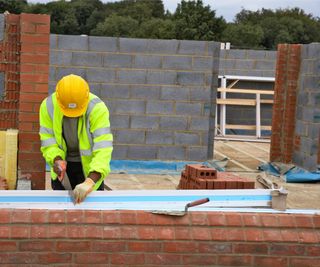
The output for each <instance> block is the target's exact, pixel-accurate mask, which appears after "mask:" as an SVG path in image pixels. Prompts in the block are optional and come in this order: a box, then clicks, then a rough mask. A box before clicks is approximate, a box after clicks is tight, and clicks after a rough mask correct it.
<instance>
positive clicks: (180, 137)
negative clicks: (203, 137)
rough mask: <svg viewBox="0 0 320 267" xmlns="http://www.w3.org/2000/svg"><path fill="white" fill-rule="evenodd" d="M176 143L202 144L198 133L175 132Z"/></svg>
mask: <svg viewBox="0 0 320 267" xmlns="http://www.w3.org/2000/svg"><path fill="white" fill-rule="evenodd" d="M174 144H175V145H200V136H199V134H197V133H177V132H176V133H175V134H174Z"/></svg>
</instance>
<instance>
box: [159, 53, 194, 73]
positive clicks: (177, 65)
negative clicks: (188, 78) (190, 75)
mask: <svg viewBox="0 0 320 267" xmlns="http://www.w3.org/2000/svg"><path fill="white" fill-rule="evenodd" d="M162 67H163V68H164V69H166V70H170V69H174V70H191V69H192V57H186V56H184V57H177V56H164V57H163V58H162Z"/></svg>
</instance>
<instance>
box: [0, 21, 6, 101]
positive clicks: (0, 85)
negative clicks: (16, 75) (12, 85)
mask: <svg viewBox="0 0 320 267" xmlns="http://www.w3.org/2000/svg"><path fill="white" fill-rule="evenodd" d="M0 18H1V16H0ZM4 97H5V73H4V72H3V71H0V101H1V100H3V99H4Z"/></svg>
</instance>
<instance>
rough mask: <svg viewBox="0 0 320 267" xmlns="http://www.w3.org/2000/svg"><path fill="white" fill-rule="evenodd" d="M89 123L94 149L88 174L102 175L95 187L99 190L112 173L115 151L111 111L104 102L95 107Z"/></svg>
mask: <svg viewBox="0 0 320 267" xmlns="http://www.w3.org/2000/svg"><path fill="white" fill-rule="evenodd" d="M89 121H90V133H91V136H92V139H93V147H92V158H91V161H90V163H89V171H88V172H89V173H90V172H94V171H95V172H99V173H100V174H101V178H100V179H99V181H98V182H97V183H96V185H95V189H97V188H98V187H99V186H100V184H101V182H102V181H103V180H104V179H105V177H106V176H107V175H108V174H109V173H110V161H111V154H112V150H113V147H112V141H113V137H112V134H111V130H110V121H109V111H108V108H107V107H106V105H105V103H104V102H102V101H101V102H99V103H97V104H96V105H95V106H94V108H93V110H92V111H91V112H90V117H89Z"/></svg>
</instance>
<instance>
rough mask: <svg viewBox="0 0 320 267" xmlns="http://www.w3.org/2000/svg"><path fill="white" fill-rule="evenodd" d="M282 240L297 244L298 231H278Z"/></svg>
mask: <svg viewBox="0 0 320 267" xmlns="http://www.w3.org/2000/svg"><path fill="white" fill-rule="evenodd" d="M280 232H281V235H282V239H283V240H285V241H286V242H298V240H299V230H296V229H294V230H293V229H288V230H280Z"/></svg>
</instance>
